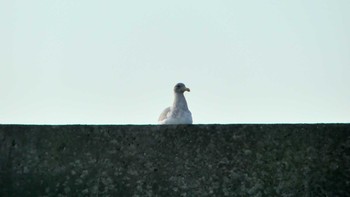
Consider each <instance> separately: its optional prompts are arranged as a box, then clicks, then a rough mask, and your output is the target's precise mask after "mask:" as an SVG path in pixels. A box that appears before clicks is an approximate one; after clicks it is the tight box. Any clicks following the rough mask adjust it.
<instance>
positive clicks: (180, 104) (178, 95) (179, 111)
mask: <svg viewBox="0 0 350 197" xmlns="http://www.w3.org/2000/svg"><path fill="white" fill-rule="evenodd" d="M185 91H188V92H189V91H190V89H189V88H187V87H186V86H185V84H183V83H178V84H176V85H175V87H174V94H175V98H174V103H173V106H171V107H167V108H165V109H164V110H163V112H162V113H161V114H160V116H159V119H158V123H159V124H192V114H191V112H190V110H188V106H187V102H186V99H185V96H184V92H185Z"/></svg>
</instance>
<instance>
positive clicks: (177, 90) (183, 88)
mask: <svg viewBox="0 0 350 197" xmlns="http://www.w3.org/2000/svg"><path fill="white" fill-rule="evenodd" d="M185 91H190V89H189V88H187V87H186V86H185V84H183V83H178V84H176V85H175V87H174V92H175V93H182V94H183V93H184V92H185Z"/></svg>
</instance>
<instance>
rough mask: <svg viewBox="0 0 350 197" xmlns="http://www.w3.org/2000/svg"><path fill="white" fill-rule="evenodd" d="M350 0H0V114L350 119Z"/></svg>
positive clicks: (8, 119)
mask: <svg viewBox="0 0 350 197" xmlns="http://www.w3.org/2000/svg"><path fill="white" fill-rule="evenodd" d="M349 10H350V1H349V0H293V1H292V0H290V1H279V0H269V1H267V0H249V1H234V0H217V1H203V0H201V1H200V0H193V1H185V0H177V1H162V0H149V1H138V0H132V1H115V0H103V1H97V0H96V1H89V0H30V1H27V0H11V1H6V0H0V24H1V26H0V43H1V44H0V124H157V119H158V116H159V114H160V113H161V112H162V110H163V109H164V108H165V107H168V106H170V105H171V104H172V102H173V86H174V85H175V84H176V83H177V82H183V83H185V84H186V86H187V87H189V88H191V92H189V93H187V92H186V93H185V96H186V99H187V102H188V105H189V108H190V110H191V112H192V115H193V120H194V124H209V123H219V124H229V123H319V122H327V123H328V122H350V22H349V21H350V12H349Z"/></svg>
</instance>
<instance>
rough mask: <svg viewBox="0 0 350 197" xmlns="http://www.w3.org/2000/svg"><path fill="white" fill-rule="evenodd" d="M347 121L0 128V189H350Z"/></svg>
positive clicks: (114, 192)
mask: <svg viewBox="0 0 350 197" xmlns="http://www.w3.org/2000/svg"><path fill="white" fill-rule="evenodd" d="M349 188H350V125H349V124H312V125H308V124H300V125H296V124H291V125H288V124H287V125H283V124H282V125H254V124H253V125H243V124H242V125H189V126H181V125H180V126H117V125H114V126H108V125H69V126H51V125H47V126H38V125H0V196H350V190H349Z"/></svg>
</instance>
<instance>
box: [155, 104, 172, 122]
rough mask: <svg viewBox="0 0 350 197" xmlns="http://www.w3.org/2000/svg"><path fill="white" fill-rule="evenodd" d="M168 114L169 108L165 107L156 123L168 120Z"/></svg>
mask: <svg viewBox="0 0 350 197" xmlns="http://www.w3.org/2000/svg"><path fill="white" fill-rule="evenodd" d="M169 113H170V107H167V108H165V109H164V110H163V112H162V113H161V114H160V116H159V118H158V122H162V121H164V120H165V119H167V118H168V114H169Z"/></svg>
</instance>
